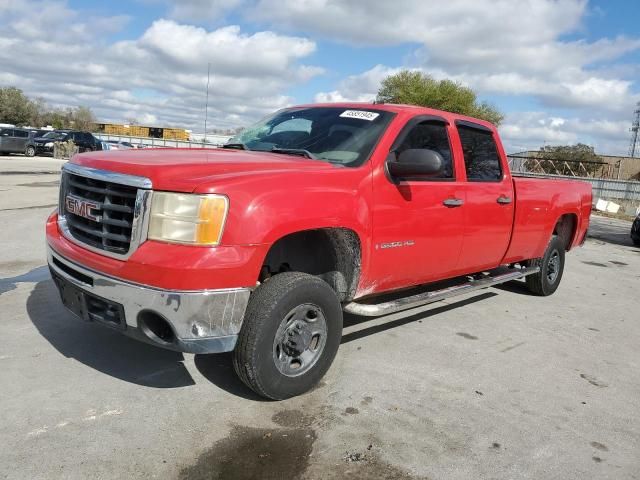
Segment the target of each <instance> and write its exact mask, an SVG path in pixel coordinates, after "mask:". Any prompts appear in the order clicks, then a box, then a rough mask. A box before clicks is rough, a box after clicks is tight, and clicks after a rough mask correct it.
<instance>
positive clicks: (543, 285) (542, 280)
mask: <svg viewBox="0 0 640 480" xmlns="http://www.w3.org/2000/svg"><path fill="white" fill-rule="evenodd" d="M564 253H565V252H564V244H563V243H562V240H560V238H559V237H558V236H557V235H554V236H553V237H551V240H550V241H549V245H548V246H547V250H546V251H545V252H544V256H543V257H542V258H536V259H534V260H529V261H528V266H529V267H540V271H539V272H538V273H535V274H533V275H529V276H528V277H526V282H527V287H528V288H529V290H530V291H531V292H533V293H535V294H536V295H541V296H547V295H551V294H552V293H554V292H555V291H556V290H557V289H558V286H559V285H560V280H561V279H562V273H563V272H564Z"/></svg>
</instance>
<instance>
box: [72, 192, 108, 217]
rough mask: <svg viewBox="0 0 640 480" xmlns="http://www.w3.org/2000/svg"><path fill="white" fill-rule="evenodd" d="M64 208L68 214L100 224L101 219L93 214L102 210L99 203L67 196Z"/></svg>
mask: <svg viewBox="0 0 640 480" xmlns="http://www.w3.org/2000/svg"><path fill="white" fill-rule="evenodd" d="M64 208H65V210H66V211H67V212H69V213H73V214H74V215H78V216H79V217H84V218H88V219H89V220H93V221H94V222H99V221H100V220H101V218H100V217H98V216H96V215H94V214H93V213H91V210H94V209H97V208H100V204H99V203H95V202H92V201H91V200H85V199H84V198H79V197H76V196H74V195H71V194H69V195H67V196H66V197H65V199H64Z"/></svg>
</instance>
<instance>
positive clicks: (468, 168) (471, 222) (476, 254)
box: [456, 121, 514, 273]
mask: <svg viewBox="0 0 640 480" xmlns="http://www.w3.org/2000/svg"><path fill="white" fill-rule="evenodd" d="M456 128H457V131H458V135H459V138H460V143H461V146H462V153H463V157H464V165H465V174H466V185H465V187H466V188H465V190H466V195H465V205H464V208H463V210H464V213H465V233H464V240H463V242H462V252H461V254H460V261H459V263H458V266H459V268H460V269H461V270H463V271H464V272H466V273H472V272H479V271H482V270H486V269H490V268H495V267H497V266H498V265H500V262H501V261H502V259H503V258H504V255H505V253H506V251H507V248H508V247H509V241H510V240H511V229H512V226H513V215H514V198H513V182H512V180H511V175H510V174H509V170H508V167H507V165H506V164H505V157H504V155H503V154H502V150H499V149H498V142H497V141H496V139H495V138H494V132H493V130H491V129H489V128H487V127H485V126H483V125H479V124H475V123H472V122H467V121H457V122H456Z"/></svg>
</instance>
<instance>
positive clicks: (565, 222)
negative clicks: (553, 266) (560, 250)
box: [552, 213, 578, 251]
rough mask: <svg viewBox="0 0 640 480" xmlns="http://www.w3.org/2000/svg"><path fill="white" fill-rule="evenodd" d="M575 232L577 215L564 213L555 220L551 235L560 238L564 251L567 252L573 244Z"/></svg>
mask: <svg viewBox="0 0 640 480" xmlns="http://www.w3.org/2000/svg"><path fill="white" fill-rule="evenodd" d="M577 231H578V215H577V214H575V213H564V214H562V215H560V216H559V217H558V219H557V220H556V223H555V225H554V227H553V231H552V235H557V236H558V237H560V239H561V240H562V244H563V245H564V249H565V251H569V250H571V246H572V245H573V243H574V240H575V236H576V234H577Z"/></svg>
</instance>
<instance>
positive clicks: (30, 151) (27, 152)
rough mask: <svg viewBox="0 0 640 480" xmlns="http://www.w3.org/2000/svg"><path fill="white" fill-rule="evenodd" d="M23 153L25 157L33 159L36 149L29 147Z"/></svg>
mask: <svg viewBox="0 0 640 480" xmlns="http://www.w3.org/2000/svg"><path fill="white" fill-rule="evenodd" d="M24 153H25V155H26V156H27V157H35V155H36V147H33V146H31V145H29V146H28V147H27V149H26V150H25V152H24Z"/></svg>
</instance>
